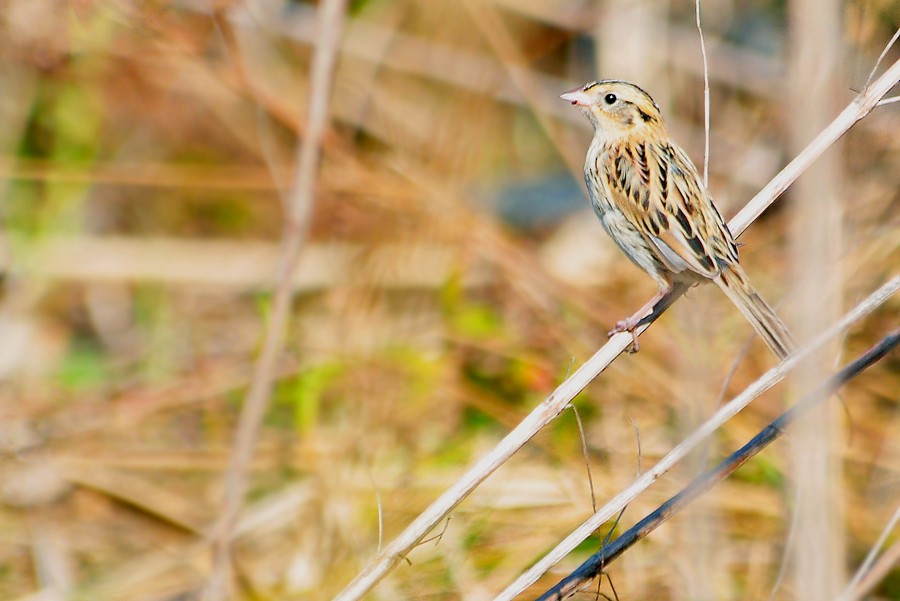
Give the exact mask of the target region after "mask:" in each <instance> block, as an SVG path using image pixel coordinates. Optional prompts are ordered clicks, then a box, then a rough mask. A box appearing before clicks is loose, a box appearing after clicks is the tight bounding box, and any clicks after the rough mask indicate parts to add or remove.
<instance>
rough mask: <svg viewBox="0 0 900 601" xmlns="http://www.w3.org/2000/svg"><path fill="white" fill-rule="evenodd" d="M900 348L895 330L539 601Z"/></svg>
mask: <svg viewBox="0 0 900 601" xmlns="http://www.w3.org/2000/svg"><path fill="white" fill-rule="evenodd" d="M898 344H900V330H895V331H894V332H892V333H890V334H888V335H887V336H885V337H884V338H883V339H882V340H881V341H880V342H879V343H878V344H876V345H875V346H873V347H872V348H871V349H869V350H868V351H866V352H865V353H863V354H862V355H861V356H860V357H859V358H857V359H856V360H855V361H853V362H852V363H850V364H849V365H847V366H846V367H844V369H842V370H841V371H839V372H838V373H836V374H835V375H833V376H832V377H830V378H829V379H828V380H826V381H825V382H824V383H823V384H822V385H821V386H819V387H818V388H817V389H816V390H815V391H813V392H812V393H811V394H808V395H806V396H805V397H804V398H803V399H802V400H801V401H800V402H799V403H797V404H796V405H795V406H794V407H792V408H791V409H789V410H788V411H786V412H785V413H783V414H782V415H781V417H779V418H778V419H776V420H775V421H773V422H772V423H771V424H769V425H768V426H766V428H764V429H763V430H762V431H761V432H760V433H759V434H757V435H756V436H755V437H754V438H753V439H752V440H751V441H750V442H748V443H747V444H745V445H744V446H743V447H741V448H740V449H739V450H737V451H735V452H734V453H733V454H732V455H731V456H730V457H728V458H727V459H725V460H724V461H723V462H722V463H720V464H719V465H718V466H717V467H715V468H714V469H712V470H710V471H708V472H706V473H705V474H703V475H701V476H699V477H698V478H696V479H695V480H694V481H693V482H691V483H690V484H689V485H688V486H687V487H685V488H684V489H682V490H681V492H679V493H678V494H677V495H675V496H674V497H672V498H671V499H669V500H668V501H666V502H665V503H663V504H662V505H661V506H660V507H659V508H658V509H657V510H656V511H654V512H653V513H651V514H650V515H648V516H647V517H645V518H644V519H643V520H641V521H640V522H638V523H637V524H635V525H634V526H633V527H631V529H629V530H628V531H627V532H625V533H624V534H622V536H620V537H619V538H617V539H616V540H614V541H613V542H612V543H610V544H609V545H604V547H603V548H602V549H601V550H600V552H598V553H596V554H594V555H593V556H591V557H590V558H589V559H588V560H587V561H585V562H584V563H583V564H581V565H580V566H579V567H578V568H577V569H576V570H575V571H574V572H572V573H571V574H570V575H569V576H567V577H566V578H564V579H563V580H562V581H561V582H560V583H559V584H557V585H556V586H554V587H553V588H552V589H550V590H549V591H547V592H546V593H544V594H543V595H542V596H541V597H539V598H538V601H551V600H552V601H561V600H562V599H566V598H568V597H569V596H571V595H572V594H574V593H576V592H578V591H579V590H581V589H583V588H584V587H585V586H586V585H587V584H589V583H590V582H591V581H592V580H593V579H594V578H595V577H596V576H597V574H599V573H600V571H601V570H602V569H603V568H604V567H606V566H608V565H609V564H610V563H612V562H613V561H615V560H616V559H617V558H618V557H619V556H621V555H622V554H623V553H624V552H625V551H627V550H628V549H629V548H631V547H632V546H633V545H634V544H635V543H637V542H638V541H639V540H641V539H642V538H644V537H645V536H647V535H648V534H650V532H652V531H653V530H655V529H656V528H657V527H659V526H660V525H662V524H663V523H664V522H665V521H666V520H668V519H669V518H670V517H672V516H673V515H675V514H676V513H678V512H679V511H681V510H682V509H684V508H685V507H687V506H688V505H689V504H690V503H691V502H692V501H693V500H694V499H696V498H698V497H699V496H700V495H702V494H703V493H705V492H706V491H708V490H709V489H711V488H712V487H713V486H715V485H716V484H718V483H719V482H721V481H722V480H724V479H725V478H726V477H727V476H728V475H730V474H731V473H732V472H734V471H735V470H736V469H737V468H739V467H740V466H742V465H743V464H744V463H746V462H747V461H748V460H749V459H751V458H752V457H754V456H755V455H756V454H757V453H759V452H760V451H762V450H763V449H764V448H766V447H767V446H768V445H769V444H771V443H772V442H773V441H774V440H776V439H777V438H779V437H780V436H781V435H782V434H783V433H784V430H785V428H786V427H787V426H789V425H790V424H791V423H792V422H794V421H796V420H797V418H798V417H800V416H801V415H803V414H804V413H806V412H807V411H808V410H810V409H811V408H813V407H814V406H816V405H817V404H818V403H819V402H821V401H822V400H823V399H827V398H829V397H830V395H832V394H833V393H834V392H835V391H836V390H838V389H839V388H840V387H841V386H843V385H844V384H846V383H847V382H848V381H850V380H851V379H853V378H854V377H856V376H858V375H859V374H861V373H862V372H863V371H865V370H866V369H868V368H869V367H871V366H872V365H873V364H875V363H876V362H878V361H879V360H881V359H882V358H884V357H885V356H886V355H887V354H888V353H890V352H891V351H892V350H894V349H895V348H896V347H897V345H898Z"/></svg>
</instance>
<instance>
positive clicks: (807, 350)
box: [494, 276, 900, 601]
mask: <svg viewBox="0 0 900 601" xmlns="http://www.w3.org/2000/svg"><path fill="white" fill-rule="evenodd" d="M898 290H900V276H895V277H894V278H893V279H891V281H889V282H888V283H886V284H884V285H883V286H882V287H881V288H879V289H878V290H876V291H875V292H873V293H872V294H871V295H870V296H869V297H868V298H866V299H865V300H864V301H862V302H861V303H859V304H858V305H856V307H854V308H853V309H852V310H851V311H850V312H848V313H847V315H845V316H844V317H843V318H842V319H841V320H839V321H838V322H837V323H835V324H834V325H832V326H831V327H830V328H829V329H828V330H827V331H825V332H823V333H822V334H820V335H819V336H817V337H816V338H815V339H814V340H812V341H810V342H809V343H808V344H807V345H805V346H804V347H802V348H801V349H799V350H798V351H796V352H795V353H794V354H793V355H791V356H790V357H788V358H787V359H785V360H784V361H783V362H782V363H781V364H779V365H776V366H775V367H773V368H772V369H770V370H769V371H767V372H766V373H765V374H763V375H762V376H760V378H759V379H757V380H756V381H755V382H753V383H752V384H751V385H750V386H748V387H747V388H745V389H744V390H743V392H741V394H739V395H738V396H736V397H734V398H733V399H732V400H731V401H729V402H728V403H726V404H725V405H723V406H722V407H720V408H719V410H718V411H716V412H715V413H714V414H713V415H712V416H711V417H710V418H709V419H707V420H706V421H705V422H703V424H701V425H700V426H699V427H698V428H697V429H696V430H694V431H693V432H692V433H691V434H690V435H689V436H688V437H687V438H685V439H684V440H683V441H681V442H680V443H679V444H678V446H676V447H675V448H674V449H672V450H671V451H669V452H668V453H667V454H666V456H665V457H663V458H662V459H660V460H659V461H658V462H657V463H656V465H654V466H653V467H652V468H650V469H649V470H647V471H646V472H645V473H644V474H642V475H641V477H640V478H638V479H637V480H635V481H634V482H633V483H632V484H631V485H630V486H628V488H626V489H625V490H623V491H622V492H620V493H619V494H617V495H616V496H615V497H613V498H612V499H610V501H609V502H608V503H607V504H606V505H604V506H603V507H601V508H600V509H599V510H598V511H597V512H596V513H594V515H592V516H591V517H590V518H588V519H587V520H585V521H584V522H583V523H582V524H581V525H580V526H578V527H577V528H576V529H575V530H573V531H572V533H571V534H569V536H567V537H566V538H565V539H563V541H562V542H560V543H559V544H558V545H557V546H556V547H554V548H553V550H551V551H550V552H549V553H547V555H545V556H544V557H543V558H541V560H540V561H538V562H537V563H536V564H534V565H533V566H532V567H531V568H530V569H529V570H528V571H527V572H525V573H524V574H522V575H521V576H520V577H519V578H517V579H516V580H515V581H514V582H513V583H512V584H511V585H509V586H508V587H507V588H506V589H505V590H504V591H503V592H502V593H500V594H499V595H497V597H496V598H495V600H494V601H509V600H511V599H513V598H514V597H515V596H516V595H518V594H519V593H521V592H522V591H523V590H525V588H527V587H528V586H529V585H531V584H533V583H534V582H536V581H537V579H538V578H540V577H541V575H543V574H544V573H545V572H546V571H547V570H549V569H550V568H551V567H553V566H554V565H556V564H557V563H559V561H560V560H562V559H563V558H564V557H565V556H566V555H568V554H569V553H571V552H572V551H573V550H574V549H575V547H577V546H578V544H579V543H581V542H582V541H583V540H585V539H586V538H587V537H588V536H590V535H591V534H593V533H594V532H595V531H596V530H597V528H599V527H600V526H601V525H602V524H603V523H605V522H606V521H607V520H609V519H611V518H612V517H613V516H614V515H616V513H618V512H619V510H621V509H622V507H624V506H625V505H627V504H628V503H630V502H631V501H633V500H634V499H635V498H636V497H637V496H638V495H639V494H640V493H642V492H643V491H644V490H646V489H647V488H649V487H650V486H651V485H652V484H653V483H654V482H656V480H657V479H658V478H659V477H660V476H662V475H663V474H665V473H666V472H667V471H669V470H670V469H671V468H672V467H673V466H674V465H675V464H676V463H678V462H679V461H681V460H682V459H684V458H685V457H686V456H687V455H688V454H689V453H690V452H691V451H692V450H694V449H695V448H697V446H698V445H699V444H700V443H701V442H703V441H704V440H706V439H707V438H708V437H710V436H712V434H714V433H715V432H716V431H718V429H719V428H720V427H721V426H722V424H724V423H725V422H726V421H728V420H729V419H731V418H732V417H734V416H735V415H737V414H738V413H739V412H740V411H741V410H742V409H744V407H746V406H747V405H749V404H750V402H751V401H753V399H755V398H756V397H758V396H759V395H761V394H762V393H764V392H765V391H766V390H768V389H769V388H771V387H772V386H774V385H775V384H777V383H778V382H780V381H781V380H783V379H784V377H785V375H787V373H788V372H790V371H791V370H793V369H794V368H795V367H797V366H798V365H801V364H802V363H803V362H804V360H805V359H807V358H808V357H809V356H811V355H812V354H814V353H815V352H816V351H817V350H819V349H821V348H822V347H823V345H825V344H826V343H827V342H829V341H831V340H833V339H834V338H836V337H837V336H838V335H840V334H841V333H842V332H844V331H845V330H846V329H847V328H848V327H849V326H850V325H851V324H853V323H855V322H857V321H859V320H860V319H862V318H863V317H864V316H866V315H868V314H869V313H871V312H872V311H874V310H875V309H876V308H878V307H879V306H880V305H882V304H883V303H884V302H885V301H886V300H887V299H888V298H890V297H891V296H893V295H894V294H895V293H896V292H897V291H898Z"/></svg>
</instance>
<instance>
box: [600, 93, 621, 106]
mask: <svg viewBox="0 0 900 601" xmlns="http://www.w3.org/2000/svg"><path fill="white" fill-rule="evenodd" d="M616 100H618V98H616V95H615V94H607V95H606V96H604V97H603V102H605V103H606V104H615V103H616Z"/></svg>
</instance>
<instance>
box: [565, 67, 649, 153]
mask: <svg viewBox="0 0 900 601" xmlns="http://www.w3.org/2000/svg"><path fill="white" fill-rule="evenodd" d="M560 98H562V99H563V100H566V101H567V102H571V103H572V104H574V105H577V106H580V107H581V108H582V110H583V111H584V112H585V113H586V114H587V116H588V118H589V119H590V120H591V123H593V124H594V130H595V132H596V133H597V134H599V135H602V136H604V137H605V138H607V139H609V140H615V139H618V138H621V137H624V136H628V135H634V134H636V133H641V134H644V135H646V134H651V133H654V132H656V133H660V134H665V124H664V122H663V119H662V114H661V113H660V111H659V107H658V106H656V103H655V102H653V99H652V98H651V97H650V95H649V94H647V92H645V91H644V90H642V89H640V88H639V87H637V86H636V85H634V84H632V83H628V82H627V81H619V80H615V79H605V80H603V81H594V82H591V83H589V84H587V85H585V86H584V87H581V88H577V89H575V90H572V91H571V92H566V93H565V94H563V95H562V96H560Z"/></svg>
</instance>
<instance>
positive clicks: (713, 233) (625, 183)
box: [604, 142, 738, 278]
mask: <svg viewBox="0 0 900 601" xmlns="http://www.w3.org/2000/svg"><path fill="white" fill-rule="evenodd" d="M606 161H607V164H606V165H605V169H604V173H605V174H606V177H605V182H604V183H605V184H606V186H607V189H608V192H609V193H610V195H611V197H612V198H611V200H613V201H614V202H615V204H616V206H618V207H619V208H621V209H622V212H623V213H624V214H625V217H626V218H627V219H628V220H629V221H630V222H631V223H632V225H634V226H635V228H636V229H637V230H638V231H639V232H641V234H642V235H643V236H644V238H645V239H646V240H647V241H648V243H649V244H650V246H651V247H652V248H655V249H656V250H657V251H658V254H657V256H658V258H659V259H660V260H661V261H662V262H663V263H664V264H665V265H666V266H667V267H668V268H669V269H671V270H672V271H673V272H674V273H680V272H683V271H685V270H688V271H691V272H694V273H696V274H697V275H700V276H703V277H706V278H714V277H716V275H718V273H719V269H720V267H721V266H722V265H723V264H726V265H731V264H734V263H737V261H738V257H737V246H736V245H735V243H734V239H733V237H732V236H731V233H730V232H729V231H728V227H727V226H726V225H725V221H724V220H723V219H722V216H721V215H720V214H719V212H718V210H716V207H715V205H714V204H713V202H712V198H711V197H710V195H709V192H707V190H706V186H704V185H703V182H702V181H701V179H700V176H699V175H698V173H697V169H696V167H694V164H693V163H692V162H691V159H690V158H689V157H688V156H687V154H686V153H685V152H684V151H683V150H682V149H681V148H679V147H677V146H676V145H674V144H653V143H634V142H625V143H623V145H622V146H621V147H620V148H618V149H617V151H616V152H611V153H608V154H607V155H606Z"/></svg>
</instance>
